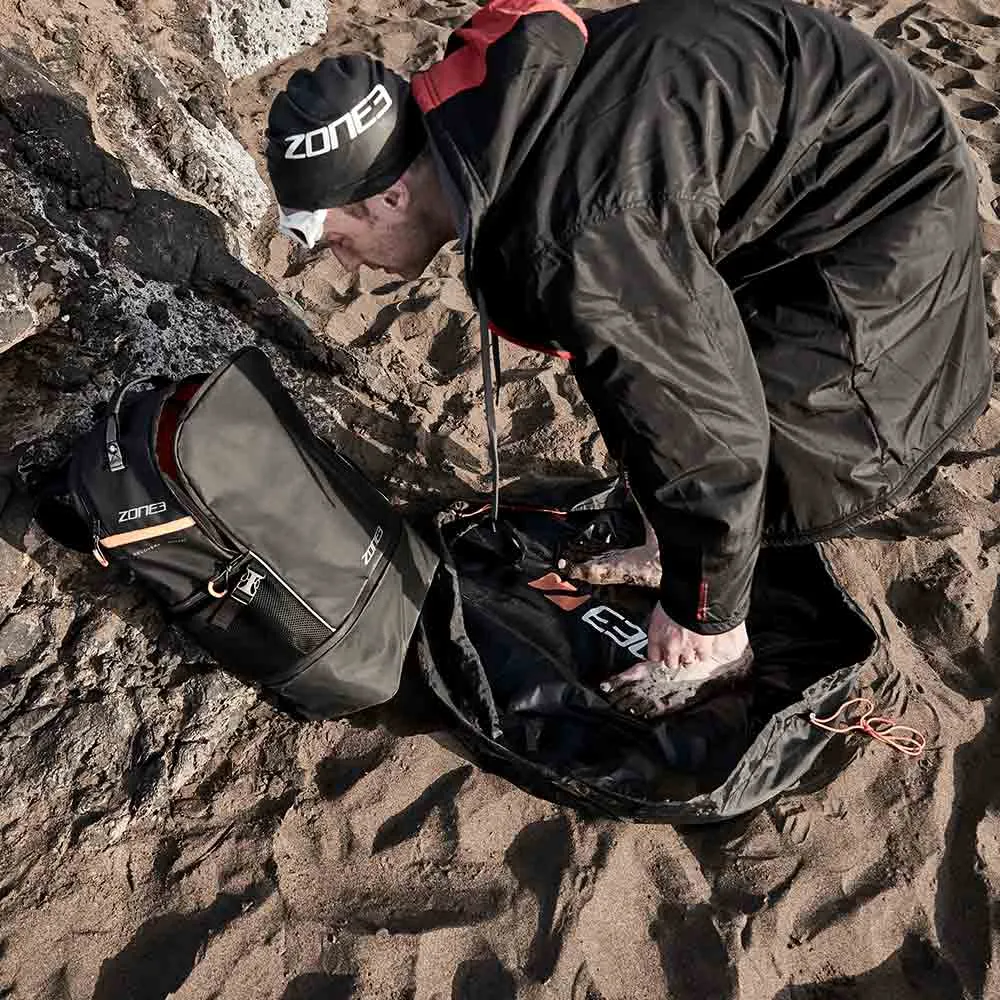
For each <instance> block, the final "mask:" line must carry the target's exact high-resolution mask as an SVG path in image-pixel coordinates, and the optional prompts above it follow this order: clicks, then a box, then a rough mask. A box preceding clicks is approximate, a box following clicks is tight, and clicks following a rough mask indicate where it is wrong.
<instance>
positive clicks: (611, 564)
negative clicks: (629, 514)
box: [557, 512, 663, 590]
mask: <svg viewBox="0 0 1000 1000" xmlns="http://www.w3.org/2000/svg"><path fill="white" fill-rule="evenodd" d="M640 513H641V512H640ZM642 520H643V522H644V524H645V526H646V540H645V542H643V543H642V545H637V546H635V548H631V549H613V550H612V551H610V552H604V553H602V554H601V555H599V556H594V558H593V559H588V560H587V561H586V562H582V563H578V564H576V565H569V564H565V563H562V562H561V563H560V564H559V566H558V567H557V568H558V569H559V572H560V573H562V574H563V576H565V577H566V578H567V579H572V580H583V581H585V582H586V583H592V584H595V585H598V586H601V585H609V584H613V583H624V584H628V585H629V586H632V587H648V588H650V589H651V590H656V589H658V588H659V586H660V577H661V576H662V573H663V571H662V569H661V566H660V548H659V545H658V544H657V541H656V535H655V534H654V533H653V528H652V526H651V525H650V523H649V521H647V520H646V515H645V514H643V515H642Z"/></svg>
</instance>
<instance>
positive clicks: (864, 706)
mask: <svg viewBox="0 0 1000 1000" xmlns="http://www.w3.org/2000/svg"><path fill="white" fill-rule="evenodd" d="M854 704H858V705H860V706H861V715H860V716H859V717H858V719H857V721H856V722H848V720H847V717H846V716H844V722H845V723H847V724H846V725H842V726H831V725H830V723H831V722H834V721H835V720H836V719H837V718H839V717H840V716H841V714H842V713H844V712H846V710H847V709H848V708H850V707H851V705H854ZM874 711H875V703H874V702H872V701H871V700H870V699H868V698H851V699H850V700H849V701H845V702H844V704H843V705H841V706H840V708H838V709H837V711H836V712H834V713H833V715H831V716H828V717H827V718H825V719H819V718H817V717H816V714H815V713H814V712H810V713H809V721H810V722H811V723H812V724H813V725H814V726H817V727H819V728H820V729H825V730H826V731H827V732H828V733H840V734H842V735H846V734H847V733H854V732H858V733H864V734H865V735H867V736H870V737H871V738H872V739H873V740H878V741H879V742H880V743H885V744H887V745H888V746H890V747H892V748H893V750H898V751H899V752H900V753H901V754H905V755H906V756H907V757H919V756H920V755H921V754H922V753H923V752H924V748H925V747H926V746H927V740H926V738H925V737H924V734H923V733H921V732H920V731H919V730H918V729H913V728H912V727H911V726H904V725H901V724H900V723H898V722H897V721H896V720H895V719H890V718H888V717H887V716H884V715H873V714H872V713H873V712H874Z"/></svg>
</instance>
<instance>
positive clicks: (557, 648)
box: [410, 483, 879, 823]
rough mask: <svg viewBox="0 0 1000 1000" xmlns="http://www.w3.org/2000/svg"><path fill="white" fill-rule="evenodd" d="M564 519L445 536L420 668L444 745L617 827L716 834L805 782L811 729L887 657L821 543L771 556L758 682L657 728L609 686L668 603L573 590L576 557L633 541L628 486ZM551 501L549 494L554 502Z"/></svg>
mask: <svg viewBox="0 0 1000 1000" xmlns="http://www.w3.org/2000/svg"><path fill="white" fill-rule="evenodd" d="M580 493H581V491H580V489H579V488H577V489H576V494H577V496H576V497H575V498H573V499H575V502H571V503H567V504H565V505H564V508H563V510H562V511H553V510H551V509H541V508H532V507H530V506H523V507H520V508H517V507H510V506H505V507H503V508H501V512H500V520H499V522H498V523H497V525H496V527H494V526H493V525H492V524H491V521H490V516H489V513H488V511H487V510H486V509H483V510H481V511H475V510H473V509H472V508H468V507H467V508H464V509H463V508H462V507H461V505H458V506H457V507H456V508H453V509H452V510H451V511H449V512H448V513H446V514H443V515H440V516H438V517H437V519H436V520H435V522H434V526H433V529H432V530H435V531H436V532H437V535H438V543H439V546H440V548H441V551H443V552H445V553H446V558H445V560H444V563H443V565H442V567H441V568H440V569H439V572H438V574H437V576H436V578H435V581H434V583H433V585H432V589H431V591H430V593H429V595H428V600H427V602H426V603H425V606H424V610H423V613H422V615H421V620H420V623H419V626H418V630H417V633H416V636H415V640H414V646H413V648H412V649H411V659H410V669H411V670H412V671H414V672H415V673H416V675H417V677H418V678H419V683H420V684H421V685H422V686H423V687H425V688H426V689H427V691H428V692H429V693H430V697H431V700H432V701H433V702H434V703H435V708H436V710H437V711H438V712H439V713H440V714H441V716H442V717H443V720H444V721H443V723H442V724H441V728H443V729H445V730H446V731H445V732H444V733H439V739H440V740H441V742H443V743H445V745H447V746H449V747H450V748H451V749H453V750H454V751H455V752H457V753H459V754H460V755H462V756H464V757H465V758H467V759H469V760H471V761H473V762H474V763H476V764H477V765H478V766H480V767H482V768H483V769H484V770H487V771H491V772H493V773H496V774H499V775H501V776H503V777H505V778H506V779H507V780H509V781H511V782H512V783H514V784H516V785H518V786H520V787H522V788H524V789H525V790H527V791H529V792H531V793H532V794H534V795H537V796H540V797H542V798H545V799H548V800H550V801H553V802H556V803H560V804H566V805H573V806H575V807H578V808H584V809H585V810H588V811H593V812H597V813H601V814H604V815H609V816H614V817H618V818H627V819H632V820H638V821H647V822H675V823H698V822H711V821H714V820H719V819H723V818H727V817H732V816H736V815H739V814H741V813H745V812H747V811H749V810H751V809H753V808H755V807H756V806H758V805H760V804H762V803H764V802H766V801H767V800H769V799H771V798H773V797H774V796H776V795H778V794H779V793H781V792H783V791H786V790H788V789H790V788H792V787H794V786H796V785H797V784H798V783H799V782H801V781H802V779H803V778H804V777H805V776H806V775H807V774H808V773H809V772H810V771H811V770H812V769H813V767H814V765H815V763H816V761H817V759H818V758H819V756H820V754H821V752H822V751H823V750H824V748H825V747H826V746H827V743H828V741H829V740H830V739H831V734H829V733H828V732H825V731H823V730H821V729H819V728H817V727H815V726H813V725H812V724H811V723H810V721H809V714H810V712H815V713H816V714H817V715H818V716H823V715H828V714H831V713H832V712H834V711H835V710H836V709H837V708H838V707H839V706H840V705H841V704H842V703H843V702H844V701H845V700H846V699H847V698H849V697H851V695H852V693H853V691H854V690H855V689H856V686H857V681H858V675H859V673H860V671H861V669H862V668H863V666H864V665H865V663H866V662H867V661H868V660H869V659H870V658H871V657H872V656H873V654H874V653H875V651H876V650H877V648H878V645H879V644H878V638H877V635H876V633H875V631H874V629H873V628H872V626H871V625H870V623H869V622H868V620H867V618H866V617H865V615H864V614H863V612H862V611H861V609H860V608H859V607H858V606H857V605H856V604H855V603H854V602H853V601H852V600H851V598H850V597H848V595H847V594H846V593H845V592H844V591H843V590H842V589H841V588H840V586H839V585H838V584H837V582H836V581H835V580H834V578H833V576H832V574H831V572H830V570H829V568H828V566H827V564H826V561H825V560H824V558H823V556H822V554H821V552H820V550H819V548H818V547H816V546H811V545H804V546H796V547H788V548H765V549H764V550H762V552H761V554H760V559H759V562H758V565H757V572H756V578H755V583H754V588H753V595H752V600H751V610H750V616H749V619H748V628H749V631H750V635H751V642H752V645H753V648H754V653H755V663H754V668H753V671H752V673H751V675H750V677H749V678H748V679H747V680H745V681H743V682H740V683H739V685H738V686H736V687H734V688H732V689H731V690H728V691H725V692H723V693H720V694H716V695H715V696H713V697H711V698H710V699H709V700H706V701H705V702H703V703H702V704H700V705H696V706H692V707H690V708H688V709H686V710H684V711H682V712H679V713H676V714H673V715H670V716H668V717H667V718H665V719H664V720H662V721H660V722H658V723H651V722H645V721H642V720H639V719H635V718H633V717H630V716H628V715H625V714H622V713H620V712H618V711H615V710H614V709H612V708H611V706H610V705H609V704H608V702H607V701H606V700H605V699H604V698H603V697H602V696H601V694H600V690H599V684H600V682H601V681H602V680H604V679H605V678H606V677H608V676H610V675H612V674H615V673H617V672H619V671H621V670H624V669H626V668H627V667H630V666H632V665H634V664H635V663H637V662H638V661H639V659H641V658H642V656H643V653H644V650H645V631H644V629H645V625H646V622H647V620H648V617H649V613H650V611H651V610H652V607H653V604H654V602H655V600H656V594H655V592H653V591H651V590H645V589H642V588H636V587H626V586H609V587H591V586H588V585H586V584H577V583H573V582H572V581H567V580H564V579H562V578H561V577H560V576H559V574H558V572H557V570H556V568H555V567H556V566H557V565H558V562H559V559H560V558H561V556H562V555H563V554H564V553H567V552H572V553H578V552H579V551H580V548H581V543H583V546H584V547H589V548H591V549H597V548H600V547H602V546H603V547H623V546H627V545H630V544H635V542H636V540H637V539H636V533H637V532H638V531H640V530H641V528H640V521H639V517H638V512H637V509H636V508H635V506H634V504H631V502H630V501H629V499H628V497H627V494H626V492H625V490H624V489H623V488H622V487H621V486H620V485H618V484H616V483H609V484H603V485H601V486H598V487H595V486H593V485H591V486H590V487H589V488H587V489H585V490H584V491H583V494H584V495H583V496H582V497H581V496H580ZM550 502H551V498H550Z"/></svg>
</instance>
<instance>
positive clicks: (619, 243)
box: [538, 202, 769, 634]
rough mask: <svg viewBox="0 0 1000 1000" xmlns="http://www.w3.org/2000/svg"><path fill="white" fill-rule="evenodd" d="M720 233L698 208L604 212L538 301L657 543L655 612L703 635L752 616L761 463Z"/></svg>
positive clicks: (708, 212)
mask: <svg viewBox="0 0 1000 1000" xmlns="http://www.w3.org/2000/svg"><path fill="white" fill-rule="evenodd" d="M714 232H715V218H714V213H713V211H712V209H711V207H710V206H704V205H702V204H701V203H696V202H684V203H681V204H676V203H668V205H667V206H665V207H663V208H662V209H657V210H653V209H651V208H647V207H643V208H629V209H626V210H622V211H616V212H611V213H609V214H608V215H607V216H606V217H605V218H603V219H602V220H601V221H599V222H597V223H594V224H591V225H590V226H588V227H587V228H586V229H585V230H584V231H583V232H581V233H580V234H579V235H577V236H576V238H575V239H574V240H573V241H572V243H571V244H570V250H569V252H568V253H565V252H562V253H560V254H558V256H557V257H556V258H555V260H554V263H553V266H552V267H550V268H549V273H550V274H551V276H552V277H551V280H549V281H547V282H545V284H544V285H543V286H542V287H540V288H539V289H538V295H539V296H540V299H541V305H542V307H543V310H544V312H545V316H546V319H547V320H548V322H550V323H552V322H554V323H556V324H558V325H557V326H556V327H555V330H554V332H555V334H556V336H557V337H559V339H561V340H564V342H565V344H564V346H566V347H567V348H568V349H569V350H570V351H571V352H572V354H573V356H574V361H573V369H574V373H575V375H576V377H577V380H578V382H579V384H580V388H581V390H582V392H583V395H584V397H585V398H586V399H587V401H588V403H589V404H590V406H591V408H592V409H593V410H594V412H595V415H596V416H597V419H598V423H599V425H600V427H601V430H602V432H603V433H604V435H605V437H606V438H607V439H608V444H609V446H610V448H612V449H613V450H615V451H617V452H618V454H619V456H620V458H621V460H622V462H623V464H624V466H625V468H626V470H627V471H628V474H629V478H630V482H631V485H632V489H633V490H634V492H635V495H636V497H637V498H638V501H639V503H640V505H641V506H642V508H643V510H644V511H645V513H646V516H647V517H648V518H649V520H650V522H651V523H652V525H653V528H654V530H655V531H656V535H657V539H658V541H659V545H660V552H661V560H662V564H663V579H662V584H661V594H660V597H661V602H662V605H663V608H664V610H665V611H666V612H667V614H669V615H670V617H671V618H673V619H674V620H675V621H677V622H678V623H679V624H680V625H682V626H684V627H685V628H687V629H690V630H691V631H694V632H699V633H702V634H711V633H718V632H724V631H728V630H729V629H731V628H734V627H735V626H737V625H738V624H739V623H740V622H742V621H743V620H744V618H745V617H746V613H747V608H748V605H749V599H750V585H751V582H752V577H753V571H754V565H755V563H756V559H757V552H758V549H759V546H760V538H761V529H762V521H763V517H762V515H763V491H764V479H765V474H766V470H767V459H768V452H769V424H768V415H767V407H766V404H765V399H764V391H763V387H762V385H761V380H760V375H759V373H758V371H757V367H756V364H755V362H754V357H753V353H752V351H751V347H750V342H749V339H748V337H747V333H746V330H745V329H744V327H743V323H742V321H741V319H740V315H739V313H738V311H737V308H736V303H735V302H734V300H733V296H732V293H731V292H730V290H729V287H728V286H727V285H726V283H725V282H724V281H723V279H722V278H721V277H720V275H719V274H718V272H717V271H716V270H715V269H714V267H713V266H712V265H711V263H710V261H709V259H708V257H707V255H706V253H705V250H704V249H703V248H704V246H706V245H708V244H709V241H710V240H711V238H712V234H713V233H714ZM543 270H544V268H543Z"/></svg>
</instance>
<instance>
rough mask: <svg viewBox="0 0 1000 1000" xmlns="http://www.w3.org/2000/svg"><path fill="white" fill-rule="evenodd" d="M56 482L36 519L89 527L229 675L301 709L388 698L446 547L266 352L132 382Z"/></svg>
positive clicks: (61, 534) (345, 709) (75, 534)
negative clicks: (387, 491)
mask: <svg viewBox="0 0 1000 1000" xmlns="http://www.w3.org/2000/svg"><path fill="white" fill-rule="evenodd" d="M150 384H151V386H152V387H148V386H149V385H150ZM143 385H146V386H147V388H145V389H144V390H142V391H137V390H139V389H140V388H141V387H142V386H143ZM54 492H55V493H59V494H61V496H58V497H57V496H54V495H53V496H51V497H50V498H49V500H47V501H46V502H44V503H43V504H42V505H41V506H40V509H39V512H38V519H39V522H40V523H41V525H42V527H43V528H45V529H46V530H48V531H49V533H50V534H52V535H53V536H55V537H57V538H58V539H59V540H61V541H64V542H67V543H69V544H74V543H75V547H77V548H82V547H84V545H83V544H81V537H80V536H81V533H83V535H84V538H85V539H86V545H87V547H90V548H92V551H93V554H94V557H95V558H96V559H97V560H98V562H100V563H101V565H103V566H110V565H118V566H121V567H126V568H128V569H130V570H131V571H132V573H133V574H134V577H135V579H137V580H138V581H140V582H141V583H142V584H144V585H145V586H146V587H148V588H149V589H150V590H151V591H153V593H155V595H156V596H157V597H158V598H159V599H160V600H161V601H162V602H163V603H164V605H165V606H166V609H167V611H168V613H169V615H170V617H171V619H172V620H173V621H175V622H176V623H177V624H179V625H180V626H181V627H182V628H183V629H185V630H186V631H187V632H188V633H190V634H191V635H192V636H193V637H194V638H195V639H196V640H197V641H198V642H199V643H200V644H201V645H202V646H204V648H205V649H206V650H208V651H209V652H210V653H211V654H212V655H213V656H215V657H216V658H217V659H218V661H219V662H220V663H221V664H222V665H223V666H224V667H226V668H227V669H229V670H231V671H233V672H234V673H236V674H237V675H239V676H241V677H243V678H245V679H247V680H251V681H255V682H258V683H260V684H261V685H263V686H264V687H265V688H267V689H269V690H270V691H272V692H274V693H276V694H278V695H279V696H280V697H281V698H282V699H283V700H284V701H286V702H287V703H289V704H290V705H291V706H293V707H294V708H296V709H297V710H298V711H299V712H300V713H301V714H303V715H305V716H306V717H309V718H331V717H337V716H342V715H347V714H349V713H351V712H355V711H358V710H360V709H363V708H368V707H371V706H373V705H377V704H380V703H382V702H385V701H386V700H388V699H389V698H391V697H392V696H393V695H394V694H395V692H396V689H397V687H398V684H399V677H400V672H401V669H402V662H403V658H404V655H405V653H406V650H407V647H408V645H409V641H410V637H411V634H412V632H413V629H414V627H415V625H416V622H417V618H418V615H419V613H420V608H421V605H422V603H423V600H424V596H425V594H426V592H427V589H428V587H429V585H430V581H431V578H432V577H433V574H434V571H435V568H436V566H437V561H438V560H437V557H436V555H435V554H434V553H433V552H432V551H431V549H430V548H429V547H428V546H427V545H426V544H425V543H424V542H423V541H422V540H421V538H420V537H419V536H418V535H417V534H416V533H415V532H414V531H413V529H412V528H411V527H410V526H409V525H408V524H407V523H406V522H405V521H404V520H403V519H402V518H401V516H400V515H399V513H398V512H397V511H395V510H394V509H393V508H392V507H391V506H390V504H389V502H388V501H387V500H386V498H385V497H384V496H382V494H381V493H379V492H378V491H377V490H376V489H375V488H374V487H373V486H372V484H371V483H370V482H369V481H368V480H367V479H366V478H365V476H364V475H363V474H362V473H361V472H360V471H359V470H358V469H357V467H356V466H354V465H353V464H352V463H351V462H350V461H349V460H348V459H347V458H346V457H345V456H344V455H342V454H341V453H340V452H339V451H337V450H336V449H335V448H334V447H333V446H331V445H330V444H328V443H326V442H325V441H323V440H321V439H320V438H319V437H317V436H316V435H315V434H314V433H313V432H312V431H311V429H310V428H309V426H308V424H307V422H306V420H305V418H304V417H303V416H302V414H301V413H300V412H299V410H298V409H297V407H296V406H295V404H294V403H293V402H292V400H291V398H290V397H289V395H288V393H287V392H286V391H285V389H284V388H283V386H282V385H281V383H280V382H279V381H278V379H277V378H276V376H275V374H274V372H273V370H272V368H271V365H270V364H269V362H268V360H267V357H266V356H265V355H264V354H263V353H262V352H261V351H260V350H258V349H257V348H247V349H245V350H242V351H240V352H239V353H238V354H236V355H235V356H234V357H233V358H232V359H231V360H230V361H229V362H228V363H227V364H225V365H223V366H222V367H221V368H219V369H218V370H217V371H216V372H215V373H214V374H212V375H209V376H198V377H193V378H189V379H185V380H183V381H180V382H175V381H170V380H167V379H163V378H153V379H150V378H145V379H140V380H137V381H134V382H130V383H128V384H126V385H123V386H122V387H121V388H120V389H119V390H118V392H117V393H116V394H115V396H114V398H113V399H112V400H111V402H110V404H109V407H108V412H107V414H106V417H105V419H104V420H103V421H101V422H100V423H99V424H98V426H97V427H95V428H94V430H92V431H91V432H90V433H89V434H88V435H86V436H85V437H84V438H83V439H81V440H80V441H79V442H77V444H76V445H75V447H74V449H73V453H72V456H71V458H70V460H69V462H68V465H67V466H66V467H65V469H64V470H63V474H62V476H61V482H60V485H59V488H58V489H57V490H56V491H54Z"/></svg>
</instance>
